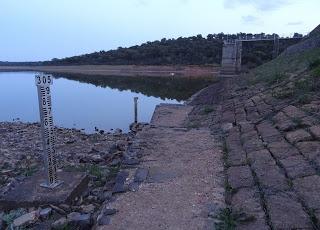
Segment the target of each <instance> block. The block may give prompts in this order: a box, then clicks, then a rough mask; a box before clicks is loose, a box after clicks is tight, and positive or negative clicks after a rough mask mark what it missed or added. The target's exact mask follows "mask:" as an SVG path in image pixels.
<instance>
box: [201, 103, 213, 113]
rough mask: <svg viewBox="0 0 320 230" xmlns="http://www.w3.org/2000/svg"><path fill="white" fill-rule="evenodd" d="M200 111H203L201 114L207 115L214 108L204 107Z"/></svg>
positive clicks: (210, 106)
mask: <svg viewBox="0 0 320 230" xmlns="http://www.w3.org/2000/svg"><path fill="white" fill-rule="evenodd" d="M202 111H203V114H209V113H212V112H214V107H213V106H212V105H206V106H204V108H203V110H202Z"/></svg>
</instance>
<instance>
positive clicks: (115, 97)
mask: <svg viewBox="0 0 320 230" xmlns="http://www.w3.org/2000/svg"><path fill="white" fill-rule="evenodd" d="M34 75H35V73H32V72H2V73H0V121H23V122H37V121H39V108H38V98H37V89H36V86H35V81H34ZM190 81H191V82H190ZM190 81H189V80H187V81H186V80H178V81H177V80H164V79H163V78H147V77H144V78H141V77H139V78H136V79H133V77H130V78H123V77H101V76H74V75H73V76H62V75H56V76H55V79H54V82H53V85H52V86H51V87H52V88H51V94H52V107H53V118H54V123H55V125H56V126H58V127H65V128H77V129H83V130H84V131H85V132H87V133H93V132H95V127H97V128H98V129H102V130H105V131H110V130H111V129H116V128H120V129H122V130H123V131H125V132H126V131H128V129H129V125H130V124H131V123H132V122H133V119H134V117H133V111H134V110H133V98H134V97H138V98H139V101H138V120H139V121H140V122H149V121H150V119H151V117H152V114H153V111H154V109H155V106H156V105H157V104H160V103H183V102H184V100H186V99H187V98H188V97H189V96H190V95H192V94H193V93H195V92H196V91H197V90H199V89H201V88H203V87H205V86H206V85H208V84H209V82H208V81H198V80H197V81H192V80H190Z"/></svg>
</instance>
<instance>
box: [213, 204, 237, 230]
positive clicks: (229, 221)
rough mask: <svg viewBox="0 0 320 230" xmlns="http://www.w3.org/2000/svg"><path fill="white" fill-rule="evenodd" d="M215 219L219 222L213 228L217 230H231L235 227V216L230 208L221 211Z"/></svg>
mask: <svg viewBox="0 0 320 230" xmlns="http://www.w3.org/2000/svg"><path fill="white" fill-rule="evenodd" d="M217 219H218V220H219V221H218V222H217V223H216V226H215V227H216V229H217V230H233V229H235V228H236V226H237V222H236V215H234V213H233V212H232V209H231V208H225V209H222V210H221V211H220V213H219V214H218V216H217Z"/></svg>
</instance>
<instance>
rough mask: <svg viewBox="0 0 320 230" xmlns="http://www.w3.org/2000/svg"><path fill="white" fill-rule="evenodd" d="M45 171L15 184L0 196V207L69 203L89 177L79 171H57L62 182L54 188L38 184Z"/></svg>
mask: <svg viewBox="0 0 320 230" xmlns="http://www.w3.org/2000/svg"><path fill="white" fill-rule="evenodd" d="M44 175H45V173H38V174H35V175H33V176H31V177H29V178H26V179H25V180H24V181H22V182H20V183H19V184H17V185H16V186H15V187H14V188H13V189H12V190H11V191H10V192H8V193H7V194H5V195H4V196H3V197H1V200H0V209H2V210H11V209H16V208H26V207H37V206H42V205H49V204H54V205H59V204H64V203H70V202H71V201H72V200H73V199H74V198H75V197H77V196H80V195H81V194H82V193H83V192H84V191H85V189H86V188H87V185H88V182H89V178H88V177H87V175H85V174H83V173H80V172H59V173H58V178H59V180H62V181H63V183H62V184H61V185H59V186H58V187H56V188H54V189H48V188H43V187H41V186H40V184H41V183H43V182H44V181H45V178H44Z"/></svg>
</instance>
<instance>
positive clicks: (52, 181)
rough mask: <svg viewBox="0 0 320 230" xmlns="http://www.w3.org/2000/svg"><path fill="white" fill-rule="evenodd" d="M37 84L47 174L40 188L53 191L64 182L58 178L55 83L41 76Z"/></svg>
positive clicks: (36, 81) (37, 77) (36, 80)
mask: <svg viewBox="0 0 320 230" xmlns="http://www.w3.org/2000/svg"><path fill="white" fill-rule="evenodd" d="M35 83H36V86H37V88H38V99H39V112H40V122H41V133H42V144H43V155H44V165H45V170H46V173H47V180H46V182H45V183H41V184H40V186H41V187H45V188H51V189H52V188H55V187H57V186H59V185H60V184H61V183H62V181H59V180H58V176H57V160H56V150H55V132H54V126H53V117H52V108H51V92H50V85H52V83H53V77H52V76H51V75H46V74H39V75H36V76H35Z"/></svg>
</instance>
